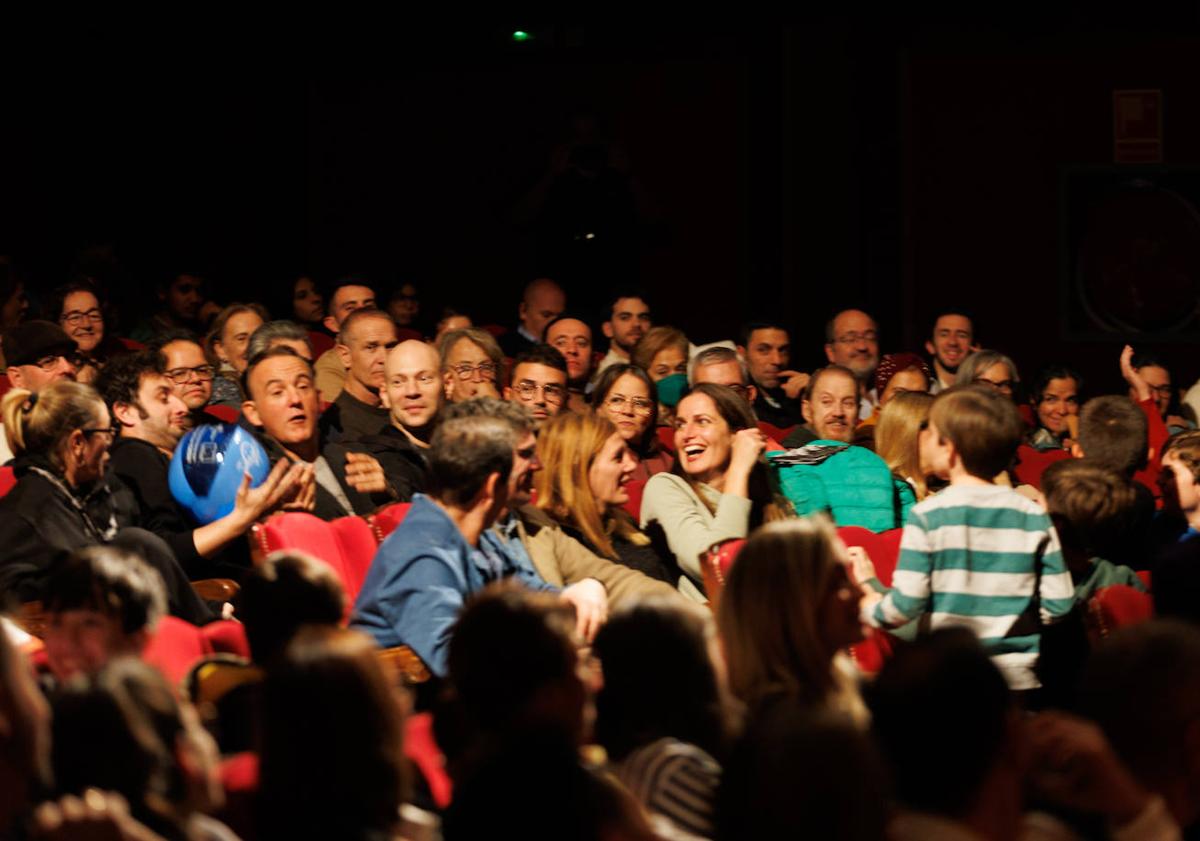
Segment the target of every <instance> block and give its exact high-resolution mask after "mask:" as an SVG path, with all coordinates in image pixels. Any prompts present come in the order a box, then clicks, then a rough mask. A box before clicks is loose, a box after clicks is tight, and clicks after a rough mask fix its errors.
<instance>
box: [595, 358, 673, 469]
mask: <svg viewBox="0 0 1200 841" xmlns="http://www.w3.org/2000/svg"><path fill="white" fill-rule="evenodd" d="M592 410H593V411H594V412H595V413H596V414H597V415H601V416H603V417H606V418H608V419H609V420H610V421H612V423H613V424H614V425H615V426H616V427H617V432H618V433H620V435H621V437H622V438H623V439H625V443H626V444H627V445H628V446H629V449H630V451H631V452H632V453H633V454H634V456H635V457H636V458H637V462H638V463H637V467H635V468H634V471H633V477H632V478H633V479H635V480H638V481H641V482H645V481H646V480H647V479H649V478H650V477H651V476H653V475H654V474H655V473H662V472H664V471H667V470H670V469H671V466H672V465H673V464H675V456H674V455H673V454H672V453H671V452H670V451H669V450H667V449H666V448H665V447H664V446H662V442H660V441H659V440H658V435H657V434H656V433H657V430H658V399H657V397H656V393H655V388H654V381H653V380H651V379H650V375H649V374H647V373H646V372H645V371H643V370H642V369H641V368H638V367H637V366H636V365H628V364H626V363H624V362H616V363H613V364H612V365H609V366H608V367H607V368H605V369H604V370H603V371H602V372H601V373H600V376H599V377H597V378H596V384H595V387H594V388H593V389H592Z"/></svg>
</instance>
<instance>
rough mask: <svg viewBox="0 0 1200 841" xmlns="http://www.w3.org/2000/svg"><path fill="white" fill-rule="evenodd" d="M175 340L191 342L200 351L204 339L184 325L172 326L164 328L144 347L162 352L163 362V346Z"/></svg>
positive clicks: (164, 356)
mask: <svg viewBox="0 0 1200 841" xmlns="http://www.w3.org/2000/svg"><path fill="white" fill-rule="evenodd" d="M175 342H191V343H192V344H194V345H196V346H197V347H198V348H200V350H201V351H204V339H203V338H201V337H200V336H198V335H196V334H195V333H193V332H192V331H191V330H188V329H187V328H186V327H172V328H171V329H170V330H164V331H163V332H162V333H159V334H158V335H157V336H155V337H154V339H153V340H152V341H151V342H150V343H149V344H147V345H146V349H147V350H152V351H154V352H155V353H159V354H162V356H163V362H164V363H165V362H166V354H165V353H164V352H163V348H165V347H166V346H167V345H170V344H174V343H175Z"/></svg>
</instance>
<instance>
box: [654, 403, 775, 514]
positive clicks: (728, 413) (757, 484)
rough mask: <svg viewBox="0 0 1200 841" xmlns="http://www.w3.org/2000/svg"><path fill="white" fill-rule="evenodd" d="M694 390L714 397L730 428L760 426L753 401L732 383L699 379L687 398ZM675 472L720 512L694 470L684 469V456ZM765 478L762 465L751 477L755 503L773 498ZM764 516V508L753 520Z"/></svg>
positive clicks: (676, 466) (677, 462)
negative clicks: (752, 407)
mask: <svg viewBox="0 0 1200 841" xmlns="http://www.w3.org/2000/svg"><path fill="white" fill-rule="evenodd" d="M693 394H703V395H705V396H706V397H708V398H709V399H710V400H712V402H713V405H715V406H716V407H717V414H718V415H720V416H721V418H722V420H724V421H725V423H727V424H728V425H729V431H730V432H731V433H734V432H737V431H739V430H742V429H753V428H755V427H757V426H758V421H757V419H755V417H754V412H753V410H752V409H751V408H750V404H748V403H747V402H746V400H745V398H743V397H742V396H741V395H740V394H738V393H737V392H736V391H734V390H733V389H732V388H730V387H729V386H726V385H717V384H716V383H697V384H696V385H694V386H692V387H691V388H690V389H689V390H688V392H687V394H685V395H684V396H683V400H686V399H687V398H688V397H691V396H692V395H693ZM683 400H680V401H679V402H680V403H682V402H683ZM676 408H678V407H676ZM671 472H672V473H674V474H675V475H676V476H679V477H680V478H682V479H683V481H685V482H687V484H688V487H690V488H691V489H692V492H693V493H694V494H695V495H696V498H697V499H699V500H700V501H701V502H702V503H704V507H705V508H708V509H710V511H711V512H712V514H713V515H714V516H715V515H716V513H717V512H716V509H715V508H713V506H712V503H711V502H709V499H708V495H707V494H705V493H703V492H701V490H700V486H699V483H698V482H697V481H696V480H695V479H694V478H693V477H692V475H691V474H690V473H688V472H687V471H686V470H684V469H683V460H682V459H676V460H675V464H674V466H673V467H672V468H671ZM763 480H764V474H763V471H762V470H761V469H759V468H756V469H755V471H754V472H753V473H752V474H751V477H750V481H751V487H750V490H751V500H752V501H754V502H755V503H766V502H770V501H771V500H770V499H769V498H768V497H769V496H770V494H769V492H767V491H766V490H765V488H764V484H763ZM760 516H761V511H756V512H755V514H753V515H752V516H751V521H752V522H753V521H754V520H755V519H757V518H758V517H760Z"/></svg>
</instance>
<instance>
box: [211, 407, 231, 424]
mask: <svg viewBox="0 0 1200 841" xmlns="http://www.w3.org/2000/svg"><path fill="white" fill-rule="evenodd" d="M204 414H206V415H211V416H212V417H214V418H216V419H217V420H219V421H221V422H222V423H237V421H238V410H237V409H235V408H233V407H232V406H205V407H204Z"/></svg>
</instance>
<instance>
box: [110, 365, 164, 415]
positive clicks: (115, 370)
mask: <svg viewBox="0 0 1200 841" xmlns="http://www.w3.org/2000/svg"><path fill="white" fill-rule="evenodd" d="M162 372H163V356H162V354H161V353H156V352H154V351H150V350H140V351H137V352H135V353H124V354H121V355H119V356H116V357H114V358H113V359H112V360H111V361H110V362H109V363H108V364H107V365H105V366H104V367H103V368H102V369H101V370H100V376H98V377H97V378H96V382H95V384H94V385H95V388H96V391H98V392H100V396H101V397H102V398H104V402H105V403H106V404H108V410H109V411H110V412H112V411H113V407H115V406H116V405H117V404H118V403H124V404H126V405H128V406H137V407H138V408H139V410H141V406H140V405H139V404H138V391H139V390H140V389H141V387H142V378H143V377H145V376H146V375H147V374H161V373H162ZM143 416H144V415H143Z"/></svg>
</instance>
